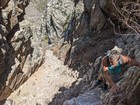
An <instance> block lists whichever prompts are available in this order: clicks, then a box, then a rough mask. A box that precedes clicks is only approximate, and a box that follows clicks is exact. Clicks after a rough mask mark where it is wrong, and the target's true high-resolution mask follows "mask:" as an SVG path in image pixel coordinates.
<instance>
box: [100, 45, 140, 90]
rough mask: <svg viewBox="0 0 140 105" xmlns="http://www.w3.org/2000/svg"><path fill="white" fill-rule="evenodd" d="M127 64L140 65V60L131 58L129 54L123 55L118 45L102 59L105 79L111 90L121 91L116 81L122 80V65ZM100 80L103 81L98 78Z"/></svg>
mask: <svg viewBox="0 0 140 105" xmlns="http://www.w3.org/2000/svg"><path fill="white" fill-rule="evenodd" d="M125 64H130V65H133V66H139V67H140V62H138V61H136V60H135V59H131V58H130V57H128V56H125V55H122V54H121V53H120V52H119V51H118V50H117V47H114V48H113V49H112V50H111V51H110V52H109V54H108V55H106V56H104V57H103V59H102V62H101V65H102V68H103V75H104V78H105V80H106V81H107V82H108V83H109V85H110V86H111V91H112V92H113V93H117V92H119V91H120V89H119V87H118V86H117V85H116V83H117V82H118V81H119V80H120V73H121V66H122V65H125ZM100 81H102V78H101V80H98V84H99V82H100Z"/></svg>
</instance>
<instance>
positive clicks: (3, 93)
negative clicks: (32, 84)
mask: <svg viewBox="0 0 140 105" xmlns="http://www.w3.org/2000/svg"><path fill="white" fill-rule="evenodd" d="M28 4H29V0H22V1H21V0H0V6H1V8H0V60H1V61H0V101H1V100H4V99H5V98H7V96H9V95H10V94H11V92H13V91H14V90H16V89H17V88H18V87H19V86H20V85H21V84H23V83H24V82H25V81H26V80H27V79H28V78H29V77H30V76H31V74H32V73H34V72H35V71H36V70H37V68H38V67H39V66H40V65H41V64H42V61H43V53H44V52H43V50H42V44H41V38H38V37H40V36H39V35H41V33H40V32H37V33H35V32H33V31H34V30H35V29H34V28H33V27H32V25H31V23H30V22H28V21H27V20H24V14H25V8H26V6H27V5H28ZM23 20H24V21H23ZM36 28H37V29H36V31H37V30H39V28H40V27H36Z"/></svg>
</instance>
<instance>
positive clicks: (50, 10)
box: [43, 0, 83, 43]
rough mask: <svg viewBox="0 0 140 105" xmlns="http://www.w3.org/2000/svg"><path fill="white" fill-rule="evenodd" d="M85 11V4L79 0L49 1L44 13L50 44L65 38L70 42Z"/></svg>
mask: <svg viewBox="0 0 140 105" xmlns="http://www.w3.org/2000/svg"><path fill="white" fill-rule="evenodd" d="M82 11H83V3H82V2H81V1H79V0H75V2H73V1H71V0H65V1H62V0H55V1H54V0H49V1H48V2H47V9H46V11H45V13H44V23H46V24H44V26H43V27H45V30H44V31H45V32H47V36H48V38H49V43H53V42H56V41H58V40H59V39H61V38H62V37H65V38H64V40H66V41H68V40H69V37H71V36H70V34H71V33H72V32H73V31H74V30H75V28H76V24H77V21H78V18H79V17H80V15H81V13H82ZM63 34H64V36H63Z"/></svg>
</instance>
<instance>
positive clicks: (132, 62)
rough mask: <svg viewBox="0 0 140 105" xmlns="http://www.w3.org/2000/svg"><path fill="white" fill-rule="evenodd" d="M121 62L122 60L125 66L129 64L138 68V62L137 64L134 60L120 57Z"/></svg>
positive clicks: (139, 64) (139, 65) (139, 63)
mask: <svg viewBox="0 0 140 105" xmlns="http://www.w3.org/2000/svg"><path fill="white" fill-rule="evenodd" d="M122 60H123V63H127V64H130V65H132V66H138V67H140V62H138V61H136V60H135V59H132V58H130V57H128V56H125V55H122Z"/></svg>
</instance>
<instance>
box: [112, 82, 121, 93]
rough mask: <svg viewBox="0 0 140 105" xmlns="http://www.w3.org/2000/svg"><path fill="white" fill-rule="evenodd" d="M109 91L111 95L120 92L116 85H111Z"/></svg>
mask: <svg viewBox="0 0 140 105" xmlns="http://www.w3.org/2000/svg"><path fill="white" fill-rule="evenodd" d="M111 91H112V92H113V93H117V92H119V91H120V89H119V87H118V86H117V85H116V84H113V85H112V87H111Z"/></svg>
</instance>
